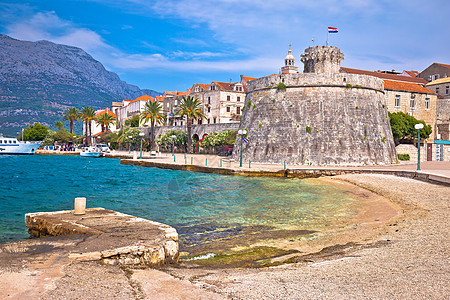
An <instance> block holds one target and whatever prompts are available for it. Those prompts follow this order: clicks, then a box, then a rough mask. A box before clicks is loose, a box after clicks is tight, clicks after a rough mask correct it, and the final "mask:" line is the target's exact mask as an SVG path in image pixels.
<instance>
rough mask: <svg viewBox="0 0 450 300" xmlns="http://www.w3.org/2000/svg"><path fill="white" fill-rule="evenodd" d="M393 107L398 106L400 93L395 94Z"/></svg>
mask: <svg viewBox="0 0 450 300" xmlns="http://www.w3.org/2000/svg"><path fill="white" fill-rule="evenodd" d="M395 107H400V95H395Z"/></svg>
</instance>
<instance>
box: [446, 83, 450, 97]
mask: <svg viewBox="0 0 450 300" xmlns="http://www.w3.org/2000/svg"><path fill="white" fill-rule="evenodd" d="M449 89H450V86H448V85H447V86H446V87H445V94H446V95H448V93H449Z"/></svg>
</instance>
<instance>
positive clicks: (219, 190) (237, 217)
mask: <svg viewBox="0 0 450 300" xmlns="http://www.w3.org/2000/svg"><path fill="white" fill-rule="evenodd" d="M0 182H1V183H2V189H1V192H0V242H7V241H13V240H19V239H24V238H27V237H28V234H27V232H26V227H25V225H24V214H25V213H29V212H44V211H58V210H70V209H73V200H74V198H75V197H80V196H82V197H86V198H87V206H88V207H104V208H107V209H111V210H116V211H120V212H123V213H127V214H131V215H135V216H139V217H143V218H147V219H150V220H155V221H159V222H162V223H166V224H169V225H172V226H174V227H175V228H177V230H179V232H180V233H181V234H185V235H189V234H191V235H193V234H196V233H197V231H201V230H205V228H208V226H209V228H210V227H211V224H222V225H223V224H230V225H231V224H234V225H236V224H238V225H239V226H245V225H266V226H274V227H279V228H296V229H308V230H314V229H315V228H318V227H323V226H328V225H330V224H332V223H333V222H335V221H336V219H339V220H340V219H345V218H348V217H350V216H352V215H353V214H354V213H355V208H354V204H355V200H354V199H352V198H351V196H350V195H349V194H348V193H347V192H345V191H344V190H341V189H338V188H336V187H334V186H331V185H324V184H320V183H318V182H317V181H309V180H298V179H282V178H259V177H241V176H222V175H215V174H202V173H193V172H186V171H174V170H162V169H156V168H143V167H137V166H127V165H120V161H119V160H118V159H106V158H100V159H95V158H84V157H79V156H42V155H33V156H0ZM202 226H203V227H202ZM189 228H196V229H195V230H190V229H189Z"/></svg>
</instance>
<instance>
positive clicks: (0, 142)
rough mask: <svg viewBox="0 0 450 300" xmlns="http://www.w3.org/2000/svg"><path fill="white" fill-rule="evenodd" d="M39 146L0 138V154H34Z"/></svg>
mask: <svg viewBox="0 0 450 300" xmlns="http://www.w3.org/2000/svg"><path fill="white" fill-rule="evenodd" d="M41 144H42V142H28V141H26V142H24V141H18V140H17V139H16V138H7V137H3V136H0V154H34V153H35V152H36V150H37V149H38V148H39V146H40V145H41Z"/></svg>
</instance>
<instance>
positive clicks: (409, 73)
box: [403, 70, 419, 77]
mask: <svg viewBox="0 0 450 300" xmlns="http://www.w3.org/2000/svg"><path fill="white" fill-rule="evenodd" d="M403 72H404V73H406V74H408V75H409V76H411V77H417V76H419V72H417V71H406V70H405V71H403Z"/></svg>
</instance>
